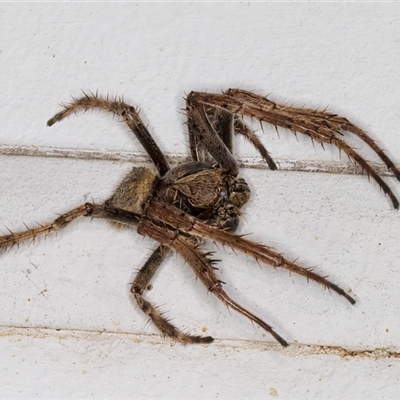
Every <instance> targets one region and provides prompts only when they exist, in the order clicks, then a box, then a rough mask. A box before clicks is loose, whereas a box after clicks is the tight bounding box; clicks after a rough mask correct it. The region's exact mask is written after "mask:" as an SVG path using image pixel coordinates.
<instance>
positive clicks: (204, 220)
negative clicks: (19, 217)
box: [0, 89, 400, 346]
mask: <svg viewBox="0 0 400 400" xmlns="http://www.w3.org/2000/svg"><path fill="white" fill-rule="evenodd" d="M186 103H187V106H186V111H187V118H188V128H189V141H190V150H191V155H192V159H193V161H190V162H186V163H183V164H180V165H178V166H176V167H174V168H172V169H171V168H170V166H169V165H168V163H167V160H166V158H165V156H164V154H163V153H162V152H161V150H160V149H159V147H158V146H157V144H156V143H155V142H154V140H153V138H152V137H151V135H150V133H149V132H148V130H147V129H146V127H145V125H144V124H143V122H142V121H141V119H140V117H139V115H138V113H137V112H136V110H135V108H134V107H131V106H130V105H128V104H126V103H124V102H123V101H122V100H121V99H120V100H117V99H115V100H110V99H108V98H106V99H102V98H101V97H99V96H98V95H97V94H90V95H88V94H85V95H84V96H83V97H82V98H80V99H75V98H74V99H73V101H72V102H71V103H70V104H68V105H65V106H64V109H63V110H62V111H61V112H59V113H58V114H56V115H55V116H54V117H53V118H51V119H50V120H49V121H48V122H47V124H48V125H49V126H51V125H53V124H54V123H56V122H58V121H61V120H62V119H63V118H65V117H67V116H68V115H70V114H72V113H76V112H78V111H87V110H89V109H95V108H97V109H100V110H104V111H109V112H111V113H113V114H117V115H120V116H121V117H122V119H123V120H124V121H125V122H126V124H127V125H128V126H129V127H130V129H131V130H132V132H133V133H134V134H135V135H136V137H137V138H138V139H139V141H140V142H141V144H142V145H143V147H144V148H145V150H146V151H147V153H148V154H149V156H150V157H151V159H152V161H153V163H154V165H155V167H156V169H157V171H154V169H151V168H137V167H134V168H133V169H132V171H131V172H130V173H129V174H128V175H127V176H126V177H125V179H124V180H123V181H122V183H121V184H120V186H119V187H118V188H117V190H116V191H115V193H114V194H113V195H112V196H111V198H110V199H108V200H107V201H106V202H105V203H104V204H92V203H86V204H83V205H81V206H80V207H77V208H75V209H73V210H71V211H69V212H67V213H65V214H62V215H61V216H60V217H58V218H57V219H56V220H55V221H54V222H51V223H49V224H46V225H41V226H39V227H37V228H34V229H27V230H25V231H23V232H19V233H11V234H9V235H7V236H3V237H0V248H3V249H4V248H8V247H11V246H13V245H15V244H17V243H20V242H23V241H25V240H28V239H34V238H35V237H37V236H39V235H46V234H48V233H50V232H54V231H58V230H60V229H61V228H64V227H65V226H66V225H67V224H68V223H70V222H71V221H72V220H74V219H75V218H77V217H80V216H90V217H96V218H105V219H108V220H110V221H113V222H116V223H118V224H124V225H127V226H132V227H136V228H137V230H138V232H139V233H140V234H142V235H145V236H148V237H150V238H152V239H155V240H156V241H158V242H159V243H160V244H159V246H158V248H157V249H156V250H155V251H154V252H153V254H152V255H151V256H150V258H149V259H148V260H147V262H146V263H145V264H144V266H143V267H142V268H141V269H140V271H139V272H138V274H137V276H136V278H135V280H134V282H133V284H132V288H131V292H132V293H133V295H134V297H135V299H136V301H137V303H138V305H139V307H140V308H141V309H142V311H143V312H144V313H145V314H147V315H148V316H149V317H150V319H151V320H152V321H153V323H154V324H155V325H156V327H157V328H158V329H159V330H160V331H161V333H162V334H163V335H167V336H170V337H172V338H174V339H176V340H178V341H179V342H182V343H210V342H212V341H213V338H211V337H210V336H207V337H203V336H192V335H189V334H186V333H184V332H182V331H180V330H178V329H177V328H176V327H175V326H173V325H172V324H171V323H170V322H169V321H168V320H167V319H166V318H164V317H163V316H162V315H161V314H160V312H159V311H158V310H157V308H156V307H154V306H153V305H152V304H151V303H149V302H148V301H147V300H145V299H144V298H143V292H144V290H145V289H146V288H147V287H148V285H149V284H150V281H151V279H152V277H153V276H154V274H155V272H156V271H157V269H158V268H159V267H160V265H161V263H162V262H163V260H164V259H165V257H166V255H167V254H168V253H169V251H171V250H173V251H175V252H177V253H178V254H179V255H180V256H181V257H182V258H183V259H184V260H185V261H186V262H187V263H188V264H189V265H190V267H191V268H192V269H193V270H194V272H195V274H196V275H197V277H198V278H199V279H200V281H201V282H203V284H204V285H205V286H206V288H207V289H208V290H209V291H210V292H211V293H213V294H214V295H215V296H217V297H218V298H219V299H220V300H221V301H222V302H224V303H225V304H226V305H227V306H229V307H231V308H233V309H235V310H236V311H238V312H239V313H241V314H243V315H244V316H245V317H247V318H248V319H250V320H251V321H253V322H255V323H256V324H258V325H260V326H261V327H262V328H263V329H265V330H266V331H267V332H269V333H270V334H271V335H272V336H273V337H274V338H275V339H276V340H277V341H278V342H279V343H280V344H281V345H282V346H288V343H287V341H286V340H285V339H283V338H282V337H281V336H280V335H279V334H278V333H276V332H275V331H274V329H273V328H272V327H271V326H270V325H268V324H267V323H265V322H264V321H262V320H261V319H260V318H258V317H257V316H255V315H254V314H252V313H251V312H249V311H247V310H246V309H244V308H243V307H242V306H240V305H239V304H237V303H236V302H235V301H233V300H232V299H231V298H230V297H229V296H228V295H227V293H226V292H225V291H224V290H223V288H222V282H221V281H220V280H219V279H218V277H217V275H216V273H215V269H216V268H215V267H214V265H215V263H216V261H217V260H213V259H212V258H211V253H205V252H204V251H203V250H202V248H201V245H202V242H203V240H204V239H210V240H212V241H214V242H219V243H222V244H223V245H226V246H229V247H231V248H232V249H234V250H239V251H241V252H244V253H246V254H247V255H248V256H250V257H253V258H254V259H256V260H258V261H261V262H263V263H266V264H269V265H272V266H273V267H275V268H277V267H281V268H285V269H287V270H289V271H291V272H294V273H296V274H299V275H302V276H304V277H306V278H307V279H308V280H313V281H315V282H317V283H319V284H321V285H322V286H324V287H325V288H328V289H331V290H333V291H335V292H336V293H338V294H339V295H341V296H343V297H344V298H345V299H346V300H348V301H349V302H350V303H351V304H354V303H355V300H354V299H353V298H352V297H351V296H349V295H348V294H347V293H346V292H345V291H344V290H343V289H341V288H340V287H339V286H337V285H335V284H334V283H332V282H330V281H329V280H328V279H326V278H325V277H323V276H320V275H318V274H317V273H315V272H313V271H312V270H311V269H309V268H304V267H301V266H300V265H298V264H296V263H295V262H292V261H289V260H287V259H285V258H284V257H283V256H282V255H281V254H280V253H278V252H276V251H275V250H272V249H271V248H269V247H267V246H265V245H262V244H259V243H255V242H252V241H250V240H247V239H245V238H244V237H242V236H240V235H236V234H234V233H233V232H234V231H235V230H236V228H237V227H238V224H239V217H240V214H241V211H240V209H241V207H242V206H243V205H244V204H245V203H246V202H247V201H248V200H249V197H250V189H249V187H248V186H247V183H246V182H245V181H244V179H242V178H239V177H238V173H239V168H238V165H237V163H236V161H235V159H234V157H233V156H232V138H233V134H241V135H243V136H244V137H245V138H246V139H248V140H249V141H250V142H251V143H252V144H253V145H254V147H255V148H256V149H257V150H258V151H259V152H260V154H261V155H262V157H263V158H264V160H265V161H266V162H267V163H268V165H269V167H270V168H271V169H276V168H277V167H276V164H275V162H274V161H273V159H272V158H271V156H270V155H269V153H268V152H267V150H266V149H265V147H264V146H263V145H262V144H261V142H260V141H259V139H258V138H257V136H255V135H254V133H253V132H252V131H251V130H250V129H249V128H248V127H247V126H246V124H245V123H244V122H243V118H242V117H244V116H245V117H251V118H255V119H257V120H259V121H260V122H268V123H270V124H272V125H274V126H275V127H276V128H277V127H278V126H279V127H283V128H288V129H290V130H291V131H292V132H293V133H297V132H299V133H303V134H305V135H308V136H309V137H310V138H311V139H312V140H315V141H317V142H319V143H321V144H324V143H332V144H333V145H335V146H336V147H337V148H338V149H340V150H341V151H343V152H344V153H346V154H347V155H348V157H349V158H350V159H352V160H354V161H355V163H357V164H359V165H360V166H361V168H362V169H363V170H364V171H366V173H367V174H368V175H370V176H372V177H373V178H374V179H375V180H376V182H378V184H379V186H380V187H381V188H382V189H383V191H384V192H385V193H386V194H387V195H388V196H389V197H390V199H391V201H392V203H393V206H394V207H395V208H396V209H397V208H399V201H398V199H397V198H396V197H395V195H394V194H393V192H392V190H391V189H390V188H389V186H388V185H387V184H386V183H385V182H384V181H383V180H382V179H381V177H380V176H379V175H378V174H377V173H376V171H375V170H374V169H373V168H372V167H371V166H370V165H369V164H368V163H367V162H366V161H365V160H364V158H362V157H361V156H360V155H359V154H358V153H357V152H356V151H355V150H354V149H353V148H351V147H350V146H349V145H348V144H347V143H346V142H345V141H344V138H345V137H344V132H345V131H347V132H350V133H353V134H354V135H356V136H358V137H359V138H360V139H362V140H363V141H364V142H365V143H366V144H368V145H369V146H370V147H371V148H372V149H373V150H374V151H375V153H376V154H377V155H378V156H379V157H380V158H381V159H382V160H383V162H384V163H385V164H386V165H387V167H388V168H389V169H390V170H391V171H392V172H393V174H394V175H395V176H396V178H397V179H398V180H400V171H399V170H398V169H397V168H396V167H395V165H394V164H393V162H392V161H391V160H390V159H389V158H388V157H387V156H386V155H385V154H384V152H383V151H382V150H381V148H380V147H379V146H378V145H377V144H376V143H375V142H374V141H373V140H372V139H371V138H370V137H369V136H368V135H367V134H366V133H365V132H364V131H363V130H361V129H360V128H358V127H357V126H355V125H354V124H352V123H351V122H349V121H348V120H347V119H346V118H343V117H340V116H337V115H335V114H331V113H328V112H326V111H314V110H311V109H306V108H294V107H287V106H284V105H279V104H276V103H274V102H272V101H271V100H268V99H267V98H265V97H261V96H258V95H256V94H253V93H250V92H247V91H244V90H238V89H229V90H227V91H226V92H224V93H222V94H211V93H200V92H191V93H190V94H189V96H188V97H187V99H186ZM210 156H211V158H212V160H210Z"/></svg>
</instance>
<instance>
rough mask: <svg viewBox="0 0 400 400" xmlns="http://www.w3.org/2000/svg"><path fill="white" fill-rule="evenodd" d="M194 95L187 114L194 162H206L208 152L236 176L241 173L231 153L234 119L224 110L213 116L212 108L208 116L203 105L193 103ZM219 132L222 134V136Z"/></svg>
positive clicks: (189, 99) (189, 98) (188, 105)
mask: <svg viewBox="0 0 400 400" xmlns="http://www.w3.org/2000/svg"><path fill="white" fill-rule="evenodd" d="M192 94H193V92H192V93H190V94H189V96H188V97H187V99H186V113H187V119H188V130H189V144H190V151H191V154H192V158H193V160H194V161H201V162H204V161H206V152H207V151H208V153H210V155H211V156H212V157H213V158H214V159H215V160H216V161H217V162H218V164H219V165H220V166H221V167H222V168H224V169H226V170H227V171H228V172H229V173H230V174H232V175H234V176H236V175H237V174H238V173H239V167H238V165H237V163H236V161H235V158H234V157H233V155H232V152H231V151H232V138H231V136H232V130H233V121H232V117H231V116H229V115H228V113H226V112H224V111H223V110H222V111H221V112H216V113H215V114H212V112H211V111H212V109H213V108H212V107H211V108H212V109H211V110H209V112H208V114H207V112H206V110H205V107H204V106H203V105H202V104H200V105H199V104H197V103H196V102H194V101H192ZM214 109H215V108H214ZM215 128H219V129H218V130H216V129H215ZM217 132H221V134H219V133H217Z"/></svg>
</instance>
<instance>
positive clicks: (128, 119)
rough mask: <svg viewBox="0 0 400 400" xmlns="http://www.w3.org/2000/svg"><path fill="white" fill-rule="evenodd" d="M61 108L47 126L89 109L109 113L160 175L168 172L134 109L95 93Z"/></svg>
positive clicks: (160, 153) (155, 145)
mask: <svg viewBox="0 0 400 400" xmlns="http://www.w3.org/2000/svg"><path fill="white" fill-rule="evenodd" d="M63 107H64V109H63V110H62V111H60V112H59V113H57V114H56V115H54V117H52V118H50V119H49V120H48V121H47V125H48V126H52V125H53V124H55V123H56V122H59V121H61V120H62V119H64V118H65V117H68V116H69V115H71V114H75V113H77V112H79V111H83V112H85V111H88V110H91V109H99V110H102V111H107V112H110V113H112V114H114V115H120V116H121V117H122V119H123V120H124V122H125V123H126V124H127V125H128V126H129V128H130V129H131V131H132V132H133V133H134V134H135V136H136V137H137V138H138V139H139V141H140V143H141V144H142V146H143V147H144V149H145V150H146V152H147V153H148V155H149V156H150V158H151V159H152V161H153V162H154V164H155V166H156V168H157V170H158V172H159V173H160V175H161V176H163V175H164V174H165V173H166V172H167V171H169V169H170V167H169V165H168V162H167V160H166V158H165V156H164V154H163V153H162V151H161V150H160V148H159V147H158V146H157V143H156V142H155V141H154V139H153V138H152V136H151V134H150V132H149V131H148V129H147V128H146V126H145V125H144V124H143V121H142V120H141V119H140V117H139V114H138V113H137V111H136V110H135V108H134V107H132V106H130V105H129V104H126V103H124V102H123V101H122V100H118V99H114V100H111V99H109V98H105V99H103V98H101V97H100V96H98V95H97V93H95V94H93V93H91V94H86V93H84V96H83V97H81V98H79V99H77V98H74V97H73V98H72V102H71V103H69V104H66V105H64V106H63Z"/></svg>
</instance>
